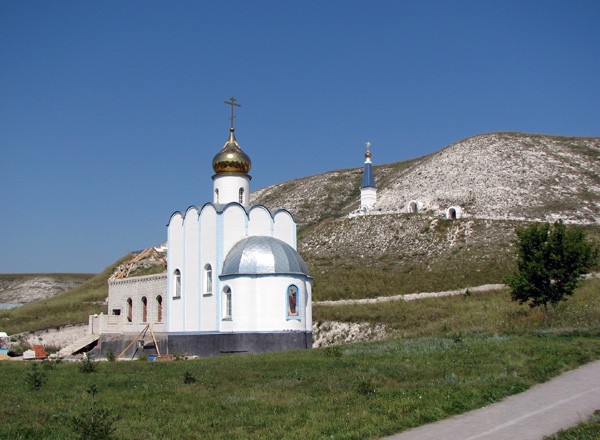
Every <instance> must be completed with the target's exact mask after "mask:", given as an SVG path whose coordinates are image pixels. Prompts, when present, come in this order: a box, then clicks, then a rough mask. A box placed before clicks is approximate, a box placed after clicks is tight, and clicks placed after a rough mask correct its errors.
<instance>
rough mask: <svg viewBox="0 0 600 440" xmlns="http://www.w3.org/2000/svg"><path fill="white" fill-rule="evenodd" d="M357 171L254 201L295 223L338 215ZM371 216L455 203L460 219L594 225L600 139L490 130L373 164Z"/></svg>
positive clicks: (266, 192) (289, 186) (598, 212)
mask: <svg viewBox="0 0 600 440" xmlns="http://www.w3.org/2000/svg"><path fill="white" fill-rule="evenodd" d="M361 171H362V170H361V168H356V169H352V170H338V171H332V172H330V173H325V174H321V175H316V176H310V177H306V178H303V179H296V180H293V181H290V182H286V183H282V184H278V185H273V186H270V187H267V188H263V189H261V190H258V191H256V192H254V193H253V195H252V196H253V202H254V203H261V204H265V205H267V206H269V207H282V208H286V209H288V210H289V211H290V212H292V214H293V215H294V218H295V219H296V221H297V222H298V223H299V224H300V225H310V224H315V223H318V222H319V221H320V220H323V219H326V218H339V217H342V216H345V215H346V214H348V213H350V212H351V211H353V210H355V209H356V208H357V207H358V206H359V204H360V190H359V187H360V176H361ZM375 176H376V180H377V185H378V188H379V190H378V195H377V203H376V204H375V206H374V207H373V210H372V211H371V213H372V214H375V215H376V214H378V213H381V214H395V213H404V212H406V207H407V205H408V204H409V202H411V201H416V202H419V203H420V204H421V205H422V209H423V210H424V211H425V212H428V213H429V214H430V215H433V216H445V213H446V210H447V209H448V208H449V207H450V206H458V207H460V208H462V210H463V211H464V215H465V216H466V217H468V216H473V217H479V218H483V219H513V220H548V221H553V220H556V219H558V218H562V219H563V220H565V221H566V222H569V223H581V224H590V223H592V224H594V223H595V224H598V223H600V138H575V137H560V136H546V135H530V134H521V133H491V134H483V135H478V136H474V137H471V138H468V139H465V140H461V141H458V142H456V143H454V144H452V145H450V146H448V147H446V148H444V149H443V150H441V151H439V152H437V153H434V154H431V155H428V156H425V157H422V158H419V159H415V160H413V161H407V162H401V163H396V164H387V165H383V166H379V167H375Z"/></svg>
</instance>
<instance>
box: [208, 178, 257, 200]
mask: <svg viewBox="0 0 600 440" xmlns="http://www.w3.org/2000/svg"><path fill="white" fill-rule="evenodd" d="M213 182H214V183H213V194H215V192H216V191H217V190H218V192H219V196H218V200H217V196H216V195H213V201H214V202H215V203H223V204H225V203H231V202H236V203H240V188H243V190H244V195H243V200H242V205H244V206H248V204H249V203H248V201H249V197H250V179H249V177H248V175H246V174H239V175H238V174H222V175H215V176H213Z"/></svg>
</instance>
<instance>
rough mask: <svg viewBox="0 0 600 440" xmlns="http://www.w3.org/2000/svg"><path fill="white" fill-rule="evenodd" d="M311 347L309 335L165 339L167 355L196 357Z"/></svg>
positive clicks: (194, 335) (182, 335)
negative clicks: (166, 340)
mask: <svg viewBox="0 0 600 440" xmlns="http://www.w3.org/2000/svg"><path fill="white" fill-rule="evenodd" d="M311 347H312V333H310V332H274V333H210V334H206V333H179V334H170V335H169V337H168V348H169V354H176V353H182V354H187V355H196V356H200V357H209V356H217V355H219V354H235V353H266V352H274V351H287V350H300V349H304V348H311Z"/></svg>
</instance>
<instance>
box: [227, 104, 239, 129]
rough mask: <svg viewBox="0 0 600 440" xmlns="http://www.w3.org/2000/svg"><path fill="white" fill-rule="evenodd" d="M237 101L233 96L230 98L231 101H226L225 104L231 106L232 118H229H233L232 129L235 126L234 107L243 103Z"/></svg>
mask: <svg viewBox="0 0 600 440" xmlns="http://www.w3.org/2000/svg"><path fill="white" fill-rule="evenodd" d="M235 101H236V99H235V97H233V96H232V97H231V98H229V101H225V104H227V105H230V106H231V118H229V119H230V120H231V129H232V130H233V129H234V127H233V120H234V119H235V115H234V114H233V108H234V107H241V105H240V104H236V103H235Z"/></svg>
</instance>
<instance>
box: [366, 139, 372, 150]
mask: <svg viewBox="0 0 600 440" xmlns="http://www.w3.org/2000/svg"><path fill="white" fill-rule="evenodd" d="M365 145H366V146H367V151H371V141H367V142H365Z"/></svg>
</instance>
